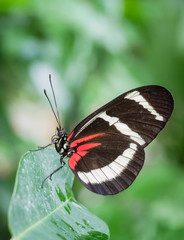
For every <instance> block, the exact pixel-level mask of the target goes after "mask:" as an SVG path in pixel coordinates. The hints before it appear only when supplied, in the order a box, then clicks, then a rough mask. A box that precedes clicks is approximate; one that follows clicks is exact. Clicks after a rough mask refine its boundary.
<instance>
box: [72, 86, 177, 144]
mask: <svg viewBox="0 0 184 240" xmlns="http://www.w3.org/2000/svg"><path fill="white" fill-rule="evenodd" d="M173 105H174V102H173V98H172V95H171V94H170V92H169V91H168V90H167V89H165V88H163V87H160V86H155V85H153V86H144V87H140V88H136V89H133V90H131V91H129V92H126V93H124V94H122V95H120V96H119V97H117V98H116V99H114V100H112V101H111V102H109V103H107V104H106V105H104V106H103V107H101V108H99V109H98V110H97V111H95V112H94V113H92V114H91V115H89V116H88V117H87V118H85V119H84V120H83V121H82V122H80V123H79V124H78V125H77V126H76V128H75V129H74V131H73V132H72V133H71V134H70V136H69V138H68V139H69V140H70V141H71V142H72V141H74V140H76V139H80V138H82V137H85V136H89V135H91V134H94V133H98V132H106V133H113V134H121V135H124V136H127V137H128V138H130V139H131V140H133V141H135V142H136V143H137V144H139V145H141V146H143V147H145V146H146V145H148V144H149V143H150V142H151V141H152V140H153V139H154V138H155V137H156V136H157V134H158V133H159V132H160V131H161V129H162V128H163V127H164V126H165V124H166V122H167V121H168V119H169V117H170V115H171V113H172V111H173Z"/></svg>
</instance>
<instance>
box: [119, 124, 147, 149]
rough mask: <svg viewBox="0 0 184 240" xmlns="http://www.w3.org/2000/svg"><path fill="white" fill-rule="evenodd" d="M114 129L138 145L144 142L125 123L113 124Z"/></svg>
mask: <svg viewBox="0 0 184 240" xmlns="http://www.w3.org/2000/svg"><path fill="white" fill-rule="evenodd" d="M114 126H115V127H116V129H117V130H118V131H120V132H121V133H122V134H124V135H127V136H129V137H130V138H131V139H132V140H134V141H135V142H137V143H139V144H140V145H144V144H145V141H144V139H143V138H142V137H141V136H140V135H139V134H138V133H136V132H134V131H133V130H131V129H130V128H129V126H128V125H126V124H125V123H122V122H120V121H118V122H117V123H115V124H114Z"/></svg>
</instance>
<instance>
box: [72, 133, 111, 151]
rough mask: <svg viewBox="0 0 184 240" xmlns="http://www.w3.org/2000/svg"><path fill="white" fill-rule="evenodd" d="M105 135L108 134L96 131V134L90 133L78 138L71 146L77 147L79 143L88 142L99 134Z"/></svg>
mask: <svg viewBox="0 0 184 240" xmlns="http://www.w3.org/2000/svg"><path fill="white" fill-rule="evenodd" d="M104 135H106V134H105V133H96V134H93V135H89V136H87V137H83V138H80V139H77V140H75V141H73V142H72V143H71V144H70V148H73V147H76V146H77V144H79V143H81V142H87V141H88V140H91V139H93V138H96V137H99V136H104ZM69 137H70V136H69Z"/></svg>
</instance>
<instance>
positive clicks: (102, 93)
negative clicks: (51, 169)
mask: <svg viewBox="0 0 184 240" xmlns="http://www.w3.org/2000/svg"><path fill="white" fill-rule="evenodd" d="M49 73H51V74H52V81H53V84H54V87H55V92H56V97H57V102H58V105H59V110H60V113H61V118H62V125H63V127H65V129H66V130H67V131H68V132H70V131H71V130H72V128H73V127H74V126H75V125H76V124H77V123H78V122H79V121H81V120H82V119H83V118H84V117H85V116H87V115H88V114H89V113H91V112H92V111H94V110H95V109H97V108H98V107H100V106H101V105H103V104H104V103H106V102H108V101H110V100H111V99H113V98H114V97H116V96H118V95H120V94H122V93H123V92H125V91H127V90H130V89H131V88H135V87H138V86H142V85H149V84H158V85H162V86H164V87H166V88H168V89H169V90H170V91H171V92H172V94H173V96H174V99H175V110H174V113H173V115H172V117H171V119H170V121H169V122H168V124H167V126H166V128H165V129H164V130H163V131H162V132H161V133H160V135H159V136H158V138H157V140H155V141H154V142H153V143H152V144H151V145H150V146H148V147H147V149H146V162H145V166H144V168H143V170H142V171H141V173H140V175H139V177H138V178H137V180H136V181H135V182H134V184H133V185H132V186H131V187H130V188H129V189H128V190H126V191H124V192H122V193H120V194H118V195H116V196H109V197H103V196H97V195H95V194H93V193H91V192H89V191H88V190H86V189H85V188H84V187H83V186H82V185H81V184H80V183H79V182H78V181H77V180H76V181H75V184H74V193H75V196H76V198H77V199H78V200H79V201H80V202H82V203H83V204H84V205H85V206H86V207H88V208H89V209H90V210H91V211H92V212H93V213H95V214H96V215H97V216H99V217H100V218H102V219H103V220H104V221H105V222H107V224H108V226H109V228H110V232H111V239H112V240H121V239H130V240H138V239H139V240H140V239H141V240H155V239H157V240H173V239H175V240H177V239H184V157H183V155H184V126H183V125H184V2H183V0H152V1H151V0H149V1H146V0H142V1H138V0H137V1H136V0H135V1H133V0H85V1H84V0H79V1H74V0H73V1H72V0H52V1H49V0H30V1H29V0H1V1H0V239H3V240H4V239H9V238H10V235H9V231H8V225H7V212H8V206H9V201H10V198H11V194H12V190H13V185H14V180H15V174H16V169H17V165H18V162H19V159H20V157H21V155H22V154H24V153H25V152H26V151H28V150H29V149H32V148H35V147H36V146H37V145H46V144H47V143H49V142H50V137H51V136H52V135H53V134H54V132H55V127H56V122H55V119H54V117H53V114H52V112H51V110H50V108H49V105H48V102H47V101H46V98H45V97H44V94H43V89H44V88H46V89H47V91H48V94H49V95H50V96H51V91H50V87H49V81H48V74H49ZM58 159H59V157H58ZM30 164H31V163H30Z"/></svg>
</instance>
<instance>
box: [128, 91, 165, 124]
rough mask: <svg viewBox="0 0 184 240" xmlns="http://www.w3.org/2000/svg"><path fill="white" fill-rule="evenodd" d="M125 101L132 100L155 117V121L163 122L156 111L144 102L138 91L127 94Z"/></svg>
mask: <svg viewBox="0 0 184 240" xmlns="http://www.w3.org/2000/svg"><path fill="white" fill-rule="evenodd" d="M125 98H126V99H129V100H133V101H135V102H137V103H138V104H140V105H141V106H143V108H145V109H147V110H148V111H149V112H150V113H151V114H152V115H154V116H155V119H156V120H159V121H164V118H163V117H162V116H161V115H160V114H159V113H157V112H156V110H155V109H154V108H153V107H152V106H151V105H150V103H148V102H147V101H146V99H145V98H144V97H143V96H142V95H141V94H140V92H138V91H133V92H130V93H128V94H127V95H126V96H125Z"/></svg>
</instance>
